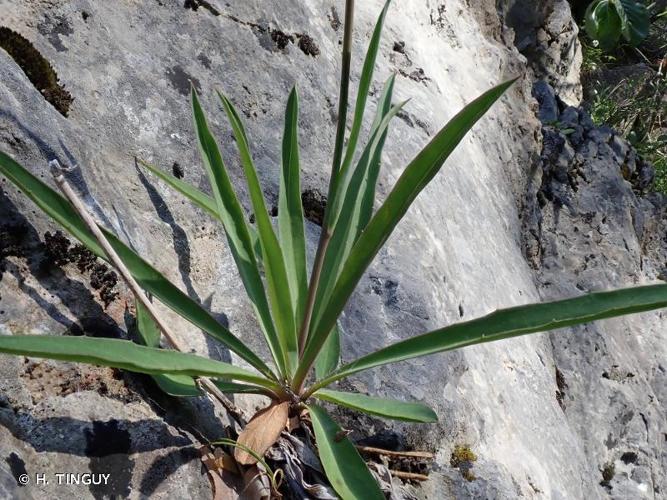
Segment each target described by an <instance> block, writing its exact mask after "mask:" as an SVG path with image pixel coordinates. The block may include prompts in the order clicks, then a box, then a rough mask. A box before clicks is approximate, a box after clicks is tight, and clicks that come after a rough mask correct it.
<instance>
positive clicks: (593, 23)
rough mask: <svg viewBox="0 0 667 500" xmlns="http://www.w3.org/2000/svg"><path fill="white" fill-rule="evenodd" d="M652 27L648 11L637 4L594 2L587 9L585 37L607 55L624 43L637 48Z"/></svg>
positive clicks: (628, 1)
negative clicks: (591, 40)
mask: <svg viewBox="0 0 667 500" xmlns="http://www.w3.org/2000/svg"><path fill="white" fill-rule="evenodd" d="M650 25H651V16H650V12H649V10H648V8H647V7H646V5H644V4H643V3H642V2H638V1H635V0H594V1H593V2H591V4H590V5H589V6H588V9H586V15H585V24H584V27H585V29H586V33H588V36H590V37H591V39H593V40H594V41H596V42H597V43H598V44H599V46H600V48H601V49H602V50H604V51H610V50H612V49H614V48H616V47H617V46H618V45H619V43H620V42H621V41H622V40H623V41H625V42H626V43H628V44H629V45H630V46H632V47H636V46H638V45H639V44H640V43H641V42H642V41H643V40H644V39H645V38H646V37H647V36H648V32H649V28H650Z"/></svg>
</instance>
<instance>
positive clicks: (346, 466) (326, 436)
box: [308, 405, 384, 500]
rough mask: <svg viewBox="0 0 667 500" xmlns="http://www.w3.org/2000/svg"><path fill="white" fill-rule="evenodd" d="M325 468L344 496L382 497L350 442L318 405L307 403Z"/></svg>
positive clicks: (353, 498) (348, 498)
mask: <svg viewBox="0 0 667 500" xmlns="http://www.w3.org/2000/svg"><path fill="white" fill-rule="evenodd" d="M308 410H309V411H310V417H311V419H312V421H313V430H314V431H315V441H316V442H317V448H318V451H319V455H320V459H321V460H322V465H323V466H324V472H326V474H327V478H328V479H329V481H331V485H332V486H333V487H334V489H335V490H336V493H338V494H339V495H340V496H341V498H342V499H343V500H361V499H364V500H384V495H383V494H382V491H380V488H379V486H378V484H377V482H376V481H375V479H374V478H373V476H372V475H371V473H370V471H369V470H368V467H367V466H366V464H365V463H364V461H363V459H362V458H361V455H359V452H358V451H357V449H356V448H355V447H354V445H353V444H352V442H351V441H350V440H349V439H348V437H347V436H345V434H344V433H342V431H341V428H340V427H339V426H338V424H337V423H336V422H334V421H333V420H332V419H331V417H330V416H329V415H328V414H327V412H326V411H324V409H323V408H320V407H319V406H317V405H308Z"/></svg>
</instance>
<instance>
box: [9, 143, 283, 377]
mask: <svg viewBox="0 0 667 500" xmlns="http://www.w3.org/2000/svg"><path fill="white" fill-rule="evenodd" d="M0 174H2V175H4V176H5V177H7V179H9V180H10V181H11V182H12V183H13V184H14V185H15V186H16V187H17V188H18V189H20V190H21V191H22V192H23V193H24V194H25V195H26V196H27V197H28V198H30V199H31V200H32V201H33V202H34V203H35V204H36V205H37V206H38V207H39V208H41V209H42V210H43V211H44V212H45V213H46V214H47V215H48V216H50V217H51V218H52V219H53V220H55V221H56V222H57V223H58V224H60V225H61V226H62V227H63V228H64V229H65V230H66V231H67V232H69V233H70V234H71V235H72V236H74V237H75V238H76V239H78V240H79V241H80V242H81V243H82V244H83V245H85V246H86V247H87V248H88V249H89V250H90V251H91V252H93V253H94V254H95V255H97V256H98V257H100V258H102V259H106V256H105V255H104V251H103V250H102V249H101V248H100V246H99V244H98V243H97V240H96V239H95V237H94V236H93V235H92V234H91V233H90V231H89V230H88V228H87V227H86V224H85V223H84V222H83V220H82V219H81V218H80V217H79V215H78V214H77V213H76V211H75V210H74V209H73V208H72V206H71V205H70V204H69V203H68V202H67V200H66V199H65V198H63V197H62V196H61V195H60V194H58V193H57V192H56V191H54V190H53V189H51V188H50V187H49V186H47V185H46V184H44V183H43V182H42V181H41V180H39V179H38V178H37V177H35V176H34V175H32V174H31V173H30V172H28V170H26V169H25V168H24V167H22V166H21V165H19V164H18V163H17V162H15V161H14V160H13V159H12V158H11V157H9V156H8V155H6V154H5V153H3V152H2V151H0ZM101 229H102V230H103V232H104V233H105V236H106V238H107V239H108V240H109V243H110V244H111V246H112V247H113V248H114V250H115V251H116V252H117V253H118V255H119V256H120V258H121V259H122V260H123V263H124V264H125V265H126V266H127V267H128V269H129V270H130V272H131V273H132V276H133V277H134V278H135V279H136V280H137V282H138V283H139V284H140V285H141V286H142V287H143V288H144V289H145V290H146V291H148V292H149V293H151V294H152V295H153V296H155V297H156V298H158V299H159V300H160V301H161V302H162V303H164V304H165V305H166V306H167V307H169V308H171V309H172V310H174V311H175V312H176V313H178V314H179V315H180V316H182V317H183V318H185V319H186V320H188V321H190V322H191V323H192V324H193V325H195V326H197V327H198V328H201V329H202V330H204V331H205V332H206V333H207V334H209V335H210V336H211V337H213V338H215V339H216V340H218V341H219V342H222V343H223V344H224V345H226V346H227V347H229V349H231V350H232V351H234V352H235V353H236V354H238V355H239V356H241V357H242V358H243V359H245V360H246V361H247V362H248V363H250V364H251V365H252V366H254V367H255V368H257V369H258V370H259V371H260V372H262V373H264V374H265V375H266V376H267V377H273V374H272V373H271V370H270V369H269V368H268V367H267V366H266V364H265V363H264V362H263V361H262V360H261V359H260V358H259V357H258V356H257V355H256V354H255V353H253V352H252V351H251V350H250V349H248V347H246V345H245V344H243V342H241V341H240V340H239V339H238V338H236V337H235V336H234V335H232V333H231V332H229V330H227V329H226V328H225V327H224V326H223V325H221V324H220V323H219V322H218V321H216V320H215V319H214V318H213V316H211V315H210V313H209V312H208V311H206V309H204V308H203V307H202V306H201V305H199V304H197V303H196V302H195V301H194V300H192V299H191V298H190V297H188V296H187V295H186V294H185V293H183V292H182V291H181V290H180V289H179V288H178V287H177V286H175V285H174V284H173V283H171V282H170V281H169V280H168V279H167V278H165V277H164V276H163V275H162V274H160V272H158V271H157V270H156V269H155V268H153V267H152V266H151V265H150V264H148V263H147V262H146V261H144V260H143V259H142V258H141V257H140V256H139V255H137V254H136V253H135V252H134V251H132V250H131V249H130V248H129V247H128V246H127V245H125V244H124V243H123V242H122V241H120V240H119V239H118V238H117V237H116V236H115V235H114V234H113V233H111V232H110V231H107V230H106V229H104V228H101Z"/></svg>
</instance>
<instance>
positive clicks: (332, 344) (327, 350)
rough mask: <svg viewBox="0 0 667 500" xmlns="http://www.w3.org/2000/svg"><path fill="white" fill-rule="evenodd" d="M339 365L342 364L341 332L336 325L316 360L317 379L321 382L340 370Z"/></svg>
mask: <svg viewBox="0 0 667 500" xmlns="http://www.w3.org/2000/svg"><path fill="white" fill-rule="evenodd" d="M338 363H340V331H339V329H338V325H336V326H334V329H333V331H332V332H331V334H330V335H329V336H328V337H327V340H326V342H325V343H324V345H323V346H322V350H321V351H320V353H319V354H318V355H317V359H315V377H316V378H317V379H318V380H320V379H323V378H324V377H326V376H327V375H330V374H331V373H332V372H333V371H334V370H335V369H336V368H338Z"/></svg>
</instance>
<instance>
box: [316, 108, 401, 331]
mask: <svg viewBox="0 0 667 500" xmlns="http://www.w3.org/2000/svg"><path fill="white" fill-rule="evenodd" d="M404 105H405V102H402V103H400V104H398V105H397V106H393V107H392V108H391V110H390V111H389V112H388V113H386V115H385V116H384V117H383V118H382V120H381V122H380V124H379V125H378V126H377V127H376V129H375V130H374V132H373V135H372V136H371V139H370V142H369V143H368V144H367V146H366V148H364V152H363V154H362V155H361V158H360V159H359V162H358V164H357V167H356V169H355V171H354V175H353V176H352V178H351V179H350V182H349V184H348V187H347V192H346V193H345V196H344V203H343V206H342V208H341V212H340V215H341V217H340V219H339V221H338V223H337V224H336V227H335V229H334V232H333V236H332V238H331V242H330V243H329V246H328V248H327V253H326V256H325V258H324V265H323V267H322V274H321V276H320V283H319V285H318V288H317V302H316V304H315V314H314V315H313V320H312V322H311V330H312V329H313V327H314V325H316V324H317V321H318V320H319V318H320V312H321V308H322V306H323V304H326V303H327V302H328V300H329V298H330V296H331V294H332V293H333V290H334V285H335V283H336V280H337V279H338V277H339V276H340V273H341V271H342V267H343V263H344V262H345V260H346V259H347V257H348V256H349V254H350V251H351V250H352V246H353V245H354V242H355V240H356V239H357V236H358V235H359V233H360V232H361V229H362V228H361V225H360V224H361V208H362V203H363V197H364V193H365V191H366V184H367V183H368V182H369V181H370V166H371V160H372V159H373V157H374V156H375V152H376V149H377V148H378V146H379V144H380V141H381V139H382V137H383V136H384V133H385V132H386V131H387V128H388V127H389V123H390V122H391V119H392V118H393V117H394V116H396V114H397V113H398V112H399V111H400V110H401V109H402V108H403V106H404ZM378 111H379V112H381V110H378ZM373 190H374V189H373Z"/></svg>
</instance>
